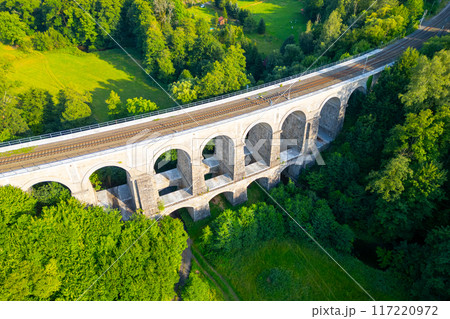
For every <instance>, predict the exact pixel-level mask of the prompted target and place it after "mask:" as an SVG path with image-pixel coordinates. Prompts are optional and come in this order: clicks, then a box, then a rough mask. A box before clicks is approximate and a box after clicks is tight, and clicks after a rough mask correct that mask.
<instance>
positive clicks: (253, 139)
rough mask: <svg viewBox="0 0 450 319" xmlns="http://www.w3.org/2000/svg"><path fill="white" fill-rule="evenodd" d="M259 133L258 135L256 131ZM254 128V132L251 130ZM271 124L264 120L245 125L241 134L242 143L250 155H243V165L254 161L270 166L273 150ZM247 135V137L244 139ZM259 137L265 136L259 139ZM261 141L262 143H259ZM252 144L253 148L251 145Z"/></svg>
mask: <svg viewBox="0 0 450 319" xmlns="http://www.w3.org/2000/svg"><path fill="white" fill-rule="evenodd" d="M260 129H261V130H262V131H260V132H259V133H260V135H259V136H258V133H257V132H258V131H257V130H260ZM253 130H255V133H254V134H251V132H252V131H253ZM273 133H274V130H273V126H272V125H271V124H269V123H268V122H266V121H260V122H256V123H252V124H251V125H250V126H248V127H247V129H246V130H245V132H244V134H243V135H242V145H243V147H244V149H245V148H247V149H248V150H249V151H250V155H247V156H246V157H245V161H246V162H245V165H246V166H247V165H250V164H252V163H254V162H259V163H262V164H264V165H267V166H270V161H271V158H272V151H273ZM247 136H248V139H246V138H247ZM261 137H265V138H263V139H260V138H261ZM261 142H263V143H261ZM251 146H253V148H252V147H251Z"/></svg>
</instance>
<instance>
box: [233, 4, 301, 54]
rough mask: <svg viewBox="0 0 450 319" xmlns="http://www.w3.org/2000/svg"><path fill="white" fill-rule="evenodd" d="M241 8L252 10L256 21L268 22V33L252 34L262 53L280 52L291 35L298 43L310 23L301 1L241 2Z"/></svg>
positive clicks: (251, 36)
mask: <svg viewBox="0 0 450 319" xmlns="http://www.w3.org/2000/svg"><path fill="white" fill-rule="evenodd" d="M238 4H239V7H240V8H244V9H248V10H250V11H251V12H252V13H253V15H254V17H255V19H256V21H257V22H259V20H260V19H261V18H263V19H264V21H265V22H266V33H265V34H263V35H260V34H250V35H249V37H250V38H251V39H253V40H255V41H256V44H257V46H258V48H259V49H260V51H261V52H264V53H270V52H272V50H278V49H280V47H281V44H282V43H283V41H284V40H286V38H287V37H289V36H290V35H291V34H293V35H294V37H295V40H296V41H297V39H298V35H299V34H300V32H303V31H305V29H306V23H307V22H308V21H307V20H306V18H305V17H304V16H303V14H302V12H301V9H302V8H303V3H302V2H301V1H299V0H261V1H258V0H239V1H238Z"/></svg>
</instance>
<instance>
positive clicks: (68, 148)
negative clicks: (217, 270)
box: [0, 6, 450, 197]
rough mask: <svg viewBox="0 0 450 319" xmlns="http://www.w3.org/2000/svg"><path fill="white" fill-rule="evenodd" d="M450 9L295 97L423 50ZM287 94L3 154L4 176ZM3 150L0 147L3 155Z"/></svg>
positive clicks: (301, 85)
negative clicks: (144, 132) (407, 52)
mask: <svg viewBox="0 0 450 319" xmlns="http://www.w3.org/2000/svg"><path fill="white" fill-rule="evenodd" d="M449 8H450V6H447V7H446V8H445V9H444V10H442V11H441V13H440V14H439V15H437V16H436V17H434V18H432V19H430V21H428V23H427V25H428V27H425V28H422V29H420V30H417V31H415V32H414V33H412V34H410V35H409V36H407V37H405V38H403V39H401V40H399V41H397V42H395V43H394V44H391V45H389V46H388V47H386V48H385V49H383V50H382V51H381V52H379V53H377V54H375V55H373V56H371V57H370V58H369V59H368V60H367V64H366V65H364V64H365V63H364V62H358V61H357V62H354V63H351V64H348V65H345V66H341V67H338V68H335V69H332V70H329V71H327V72H324V73H322V74H318V75H316V76H312V77H309V78H307V79H305V80H302V81H301V82H298V83H296V84H295V85H293V86H292V89H291V93H290V98H291V99H292V98H296V97H300V96H302V95H306V94H309V93H311V92H314V91H317V90H320V89H323V88H326V87H330V86H332V85H334V84H337V83H339V82H342V81H345V80H348V79H351V78H353V77H356V76H359V75H361V74H363V73H364V72H368V71H370V70H375V69H378V68H380V67H383V66H385V65H387V64H389V63H391V62H393V61H395V60H396V59H397V58H398V56H399V55H400V54H401V53H402V52H403V51H404V50H405V49H406V48H407V47H416V48H418V47H420V46H421V44H422V43H423V42H425V41H426V40H428V39H429V38H430V37H432V36H434V35H436V34H437V33H438V32H440V31H441V28H442V27H444V26H447V23H448V16H449V11H450V10H449ZM430 26H431V27H430ZM285 90H286V88H285V87H279V88H277V89H272V90H269V91H267V92H265V94H264V96H262V97H261V96H259V95H255V96H252V97H250V98H243V99H239V100H236V101H233V102H231V103H224V104H219V105H216V106H212V107H208V108H207V109H201V110H193V111H192V110H191V111H189V110H186V112H185V114H179V115H176V116H173V117H167V118H162V119H160V120H158V121H151V122H148V123H142V124H137V125H134V126H128V127H126V128H120V129H115V130H111V131H108V132H101V133H93V134H88V135H86V136H84V137H79V138H73V139H69V140H65V141H61V142H54V143H48V144H45V145H40V146H37V147H35V148H33V149H32V150H29V151H28V152H27V153H24V154H14V155H10V156H2V157H0V173H2V172H8V171H13V170H18V169H22V168H28V167H33V166H38V165H42V164H47V163H52V162H56V161H60V160H64V159H69V158H73V157H77V156H81V155H86V154H90V153H95V152H98V151H104V150H107V149H111V148H115V147H120V146H124V145H126V143H127V141H128V140H129V139H130V138H131V137H134V136H135V135H136V134H138V133H139V132H141V131H142V130H148V132H149V133H158V134H159V135H167V134H172V133H174V132H179V131H183V130H187V129H191V128H194V127H198V126H203V125H206V124H211V123H216V122H218V121H221V120H224V119H227V118H231V117H235V116H239V115H242V114H246V113H249V112H252V111H255V110H258V109H261V108H266V107H268V106H270V105H271V103H272V102H271V101H274V100H277V103H281V102H284V101H286V100H287V98H288V97H287V96H285V95H282V94H283V93H284V92H285ZM144 139H145V138H144ZM1 152H2V151H1V149H0V153H1ZM180 195H181V194H180ZM185 195H186V194H183V195H181V196H182V197H183V196H185Z"/></svg>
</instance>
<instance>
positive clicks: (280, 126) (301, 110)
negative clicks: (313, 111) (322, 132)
mask: <svg viewBox="0 0 450 319" xmlns="http://www.w3.org/2000/svg"><path fill="white" fill-rule="evenodd" d="M304 109H305V108H304V107H302V106H294V107H292V108H290V109H289V110H288V111H287V112H285V113H284V115H283V117H282V118H281V119H280V122H279V123H278V131H281V130H282V129H283V124H284V122H285V121H286V119H287V118H288V117H289V116H290V115H292V114H293V113H295V112H301V113H303V114H304V115H305V119H306V121H308V120H309V117H308V115H307V114H306V112H305V110H304Z"/></svg>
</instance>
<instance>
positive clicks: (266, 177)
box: [245, 175, 271, 188]
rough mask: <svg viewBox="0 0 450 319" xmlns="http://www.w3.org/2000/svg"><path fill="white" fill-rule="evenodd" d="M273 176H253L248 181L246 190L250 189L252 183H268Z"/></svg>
mask: <svg viewBox="0 0 450 319" xmlns="http://www.w3.org/2000/svg"><path fill="white" fill-rule="evenodd" d="M270 178H271V176H259V175H257V176H252V177H249V178H247V179H246V185H245V188H248V187H249V186H250V185H251V183H253V182H255V181H258V180H266V181H267V182H268V181H269V180H270Z"/></svg>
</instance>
